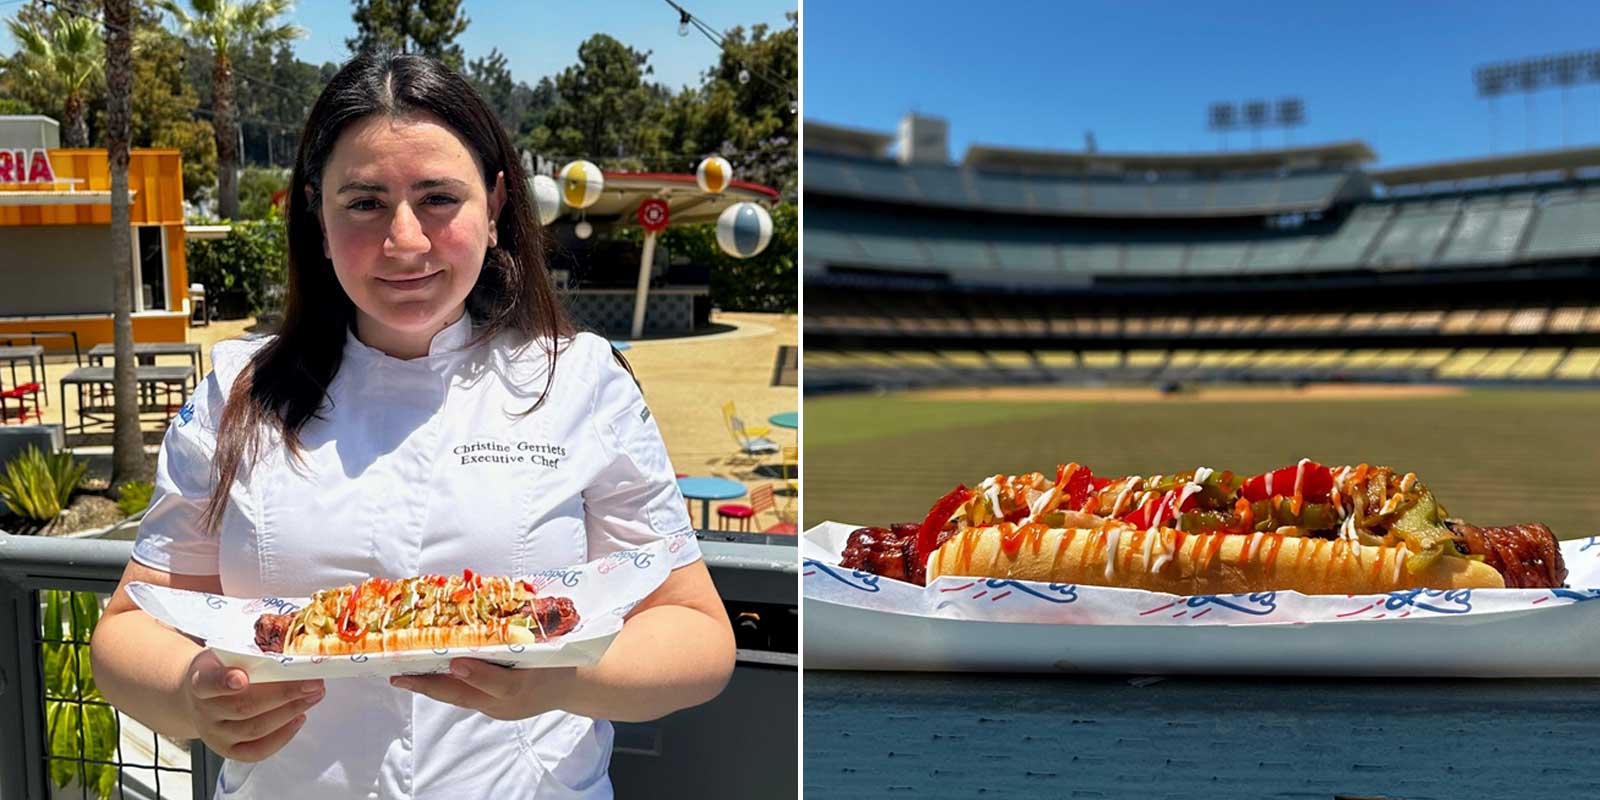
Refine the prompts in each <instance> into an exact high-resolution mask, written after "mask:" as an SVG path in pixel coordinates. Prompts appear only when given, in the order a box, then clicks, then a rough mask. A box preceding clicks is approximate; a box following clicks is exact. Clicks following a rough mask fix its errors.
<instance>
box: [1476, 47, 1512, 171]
mask: <svg viewBox="0 0 1600 800" xmlns="http://www.w3.org/2000/svg"><path fill="white" fill-rule="evenodd" d="M1506 77H1507V76H1506V71H1505V69H1504V68H1503V67H1499V66H1487V67H1478V68H1477V69H1475V70H1473V71H1472V81H1473V83H1476V84H1477V85H1478V96H1479V97H1487V98H1489V152H1491V153H1495V152H1499V150H1500V147H1499V139H1500V104H1499V103H1497V102H1495V100H1496V99H1497V98H1498V97H1500V95H1502V94H1505V93H1506Z"/></svg>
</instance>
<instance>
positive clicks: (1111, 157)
mask: <svg viewBox="0 0 1600 800" xmlns="http://www.w3.org/2000/svg"><path fill="white" fill-rule="evenodd" d="M806 133H807V135H808V136H809V135H810V133H811V128H810V127H809V126H808V127H807V128H806ZM807 146H808V147H809V146H810V141H809V139H808V140H807ZM1375 160H1377V154H1375V153H1373V152H1372V148H1370V147H1368V146H1367V145H1366V143H1364V142H1359V141H1350V142H1337V143H1334V144H1323V145H1314V146H1309V147H1290V148H1283V149H1278V150H1241V151H1237V152H1222V153H1088V152H1082V151H1065V150H1028V149H1023V148H1016V147H990V146H988V145H977V144H975V145H972V146H970V147H968V148H967V154H966V158H965V159H964V160H963V163H964V164H965V165H966V166H968V167H972V168H975V169H981V170H984V171H989V172H1008V173H1022V174H1047V175H1128V174H1143V173H1147V172H1157V173H1163V174H1169V175H1170V174H1183V175H1190V176H1205V175H1222V174H1229V173H1262V172H1280V171H1288V172H1303V171H1312V170H1316V171H1321V170H1344V169H1352V168H1356V167H1360V166H1361V165H1363V164H1366V163H1370V162H1372V161H1375Z"/></svg>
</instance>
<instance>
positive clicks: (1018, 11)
mask: <svg viewBox="0 0 1600 800" xmlns="http://www.w3.org/2000/svg"><path fill="white" fill-rule="evenodd" d="M1597 23H1600V6H1596V5H1595V4H1594V3H1593V2H1574V1H1572V0H1560V1H1558V0H1519V2H1517V3H1504V2H1488V1H1487V0H1472V1H1471V2H1467V1H1465V0H1463V1H1462V2H1425V1H1422V0H1416V1H1413V2H1386V3H1385V2H1372V1H1371V0H1339V1H1338V2H1323V3H1306V2H1288V1H1287V0H1284V1H1281V2H1258V1H1250V0H1206V1H1205V2H1149V1H1140V0H1122V2H1112V1H1109V0H1105V1H1100V2H1087V1H1086V0H1079V1H1076V2H1059V3H1054V2H1051V3H1045V2H1040V3H1023V2H1008V1H1005V0H990V1H989V2H984V3H971V2H961V3H953V2H952V3H947V2H929V1H927V0H924V1H923V2H909V1H908V0H882V1H880V2H870V3H863V2H846V1H845V0H807V1H806V4H805V19H804V30H803V38H802V41H803V43H804V55H803V62H802V64H803V69H804V76H803V83H804V86H803V91H804V98H803V104H804V114H805V117H806V119H808V120H815V121H821V122H830V123H836V124H843V125H849V126H853V127H860V128H867V129H872V130H880V131H885V132H889V131H892V130H893V129H894V127H895V125H896V124H897V122H898V120H899V119H900V117H901V115H903V114H904V113H906V112H908V111H913V110H915V111H919V112H921V113H925V114H932V115H937V116H942V117H945V118H946V119H948V120H949V122H950V145H951V148H950V149H951V156H952V157H953V158H956V159H959V158H960V157H961V154H962V153H963V152H964V151H965V149H966V146H967V145H968V144H969V143H982V144H990V145H1004V146H1016V147H1032V148H1050V149H1070V150H1077V149H1081V148H1082V147H1083V144H1084V131H1085V130H1092V131H1093V132H1094V135H1095V139H1096V141H1097V143H1098V145H1099V148H1100V150H1102V151H1139V152H1144V151H1157V152H1183V151H1215V150H1217V149H1219V147H1220V145H1221V139H1220V137H1219V136H1218V135H1217V134H1215V133H1212V132H1210V131H1208V130H1206V124H1205V123H1206V109H1207V107H1208V106H1209V105H1210V104H1211V103H1212V102H1216V101H1245V100H1250V99H1256V98H1261V99H1268V100H1273V99H1276V98H1279V97H1284V96H1298V97H1301V98H1303V99H1304V101H1305V105H1306V116H1307V121H1308V124H1306V125H1305V126H1303V127H1300V128H1297V129H1295V130H1294V131H1292V132H1291V134H1290V135H1291V137H1292V138H1291V140H1290V141H1291V142H1292V143H1293V144H1309V143H1319V142H1330V141H1340V140H1346V139H1361V140H1364V141H1366V142H1367V143H1368V144H1370V145H1371V146H1372V148H1373V149H1374V150H1376V151H1377V153H1378V157H1379V163H1380V164H1383V165H1399V164H1417V163H1426V162H1433V161H1440V160H1447V159H1455V158H1467V157H1473V156H1483V155H1489V154H1490V153H1491V152H1500V153H1507V152H1517V151H1524V150H1527V149H1528V143H1529V140H1528V122H1529V121H1530V119H1531V120H1532V122H1533V127H1534V134H1535V138H1534V139H1533V149H1548V148H1555V147H1560V146H1562V144H1563V118H1562V97H1561V92H1560V91H1558V90H1554V89H1550V90H1544V91H1541V92H1538V93H1536V94H1535V95H1533V110H1534V113H1533V115H1532V116H1531V117H1530V115H1529V114H1528V113H1527V112H1528V106H1527V101H1526V99H1525V98H1524V96H1523V95H1510V96H1505V97H1502V98H1499V99H1498V100H1496V101H1494V102H1495V103H1496V105H1497V108H1498V111H1497V114H1498V136H1497V137H1495V138H1496V139H1497V145H1498V146H1497V147H1496V148H1495V149H1494V150H1491V117H1492V114H1491V107H1490V102H1489V101H1487V100H1484V99H1481V98H1479V97H1477V95H1476V90H1475V88H1474V86H1473V83H1472V70H1473V67H1475V66H1478V65H1481V64H1484V63H1490V62H1499V61H1507V60H1516V59H1521V58H1528V57H1534V56H1542V55H1549V54H1556V53H1565V52H1573V51H1586V50H1591V49H1596V48H1600V36H1597V31H1600V24H1597ZM1568 102H1569V106H1568V108H1569V117H1568V123H1567V124H1568V126H1569V128H1568V130H1569V131H1570V136H1569V138H1568V139H1567V140H1566V141H1567V142H1568V143H1569V144H1571V145H1573V146H1578V145H1600V85H1596V84H1588V85H1579V86H1578V87H1575V88H1574V89H1572V90H1571V91H1570V94H1569V98H1568ZM1260 137H1261V144H1262V146H1267V145H1272V146H1281V145H1282V144H1283V143H1284V141H1285V139H1284V132H1283V131H1282V130H1266V131H1263V132H1262V133H1261V135H1260ZM1250 144H1251V134H1250V133H1249V132H1246V131H1239V132H1235V133H1232V134H1229V136H1228V145H1229V147H1230V149H1235V150H1237V149H1242V148H1246V147H1249V146H1250Z"/></svg>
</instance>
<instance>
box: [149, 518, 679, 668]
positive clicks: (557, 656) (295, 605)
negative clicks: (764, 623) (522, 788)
mask: <svg viewBox="0 0 1600 800" xmlns="http://www.w3.org/2000/svg"><path fill="white" fill-rule="evenodd" d="M686 536H688V534H684V535H682V536H680V537H669V538H667V539H663V540H662V541H659V542H656V543H654V544H651V545H650V546H648V547H644V548H641V549H638V550H623V551H619V552H616V553H611V554H610V555H607V556H605V557H603V558H600V559H597V560H595V561H591V562H589V563H587V564H583V565H581V566H578V567H573V568H570V569H562V570H548V571H545V572H541V573H536V574H534V575H529V576H522V577H524V578H525V579H526V580H528V581H529V582H530V583H532V584H533V585H534V587H535V589H536V590H537V591H538V592H539V594H541V595H544V596H555V597H569V598H571V599H572V603H573V606H574V607H576V608H577V610H578V618H579V619H578V625H577V627H576V628H574V629H573V630H572V631H570V632H568V633H567V634H566V635H565V636H562V637H560V638H559V639H556V640H555V641H551V642H541V643H538V644H530V645H492V646H488V647H462V648H440V649H432V650H408V651H399V652H392V653H370V654H357V655H348V656H306V655H284V654H279V653H263V652H261V650H260V649H259V648H257V647H256V644H255V622H256V618H257V617H259V616H260V615H261V614H264V613H272V614H286V613H292V612H294V611H296V610H298V609H299V608H300V607H301V606H303V605H304V604H305V602H306V598H248V597H227V596H224V595H216V594H210V593H207V592H189V591H183V590H180V589H169V588H165V587H161V586H154V585H151V584H148V583H130V584H128V595H129V596H130V597H132V598H133V601H134V602H135V603H137V604H138V605H139V607H140V608H142V609H144V611H145V612H147V613H149V614H150V615H151V616H153V617H155V618H156V619H158V620H160V621H162V622H163V623H165V624H167V625H170V626H172V627H173V628H176V629H178V630H180V631H182V632H184V633H186V634H189V635H190V636H194V637H196V638H198V639H200V640H201V641H204V642H205V643H206V646H207V647H210V648H211V649H212V650H214V651H215V652H216V654H217V657H218V659H219V660H220V661H222V663H224V664H227V665H229V666H236V667H239V668H241V669H243V670H245V672H246V674H248V675H249V676H250V680H251V681H254V682H256V683H266V682H272V681H289V680H305V679H308V678H354V677H371V676H388V675H402V674H421V673H440V672H446V671H448V670H449V668H450V661H451V659H455V658H463V657H467V658H481V659H483V660H485V661H491V662H494V663H497V664H502V665H505V666H512V667H530V668H531V667H573V666H584V665H588V664H594V663H596V662H598V661H599V660H600V657H601V656H602V655H604V654H605V651H606V648H608V647H609V646H610V645H611V640H612V639H614V638H616V635H617V633H618V632H619V631H621V630H622V622H623V618H624V617H625V616H626V615H627V613H628V612H629V611H630V610H632V609H633V607H634V606H635V605H637V604H638V603H639V601H641V600H643V599H644V598H645V597H647V596H649V594H650V593H651V592H653V591H655V590H656V588H657V587H658V586H660V585H661V583H662V582H663V581H665V580H666V578H667V574H668V573H669V572H670V571H671V562H670V561H669V559H668V553H669V552H670V551H673V550H676V549H677V548H678V547H681V546H682V542H679V541H676V540H677V539H679V538H683V537H686Z"/></svg>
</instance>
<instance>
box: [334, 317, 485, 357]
mask: <svg viewBox="0 0 1600 800" xmlns="http://www.w3.org/2000/svg"><path fill="white" fill-rule="evenodd" d="M471 341H472V315H471V314H468V313H467V312H465V311H463V312H461V317H460V318H459V319H457V320H456V321H455V322H452V323H450V324H449V325H446V326H445V327H444V330H441V331H439V332H438V333H436V334H434V335H433V339H432V341H430V342H429V343H428V354H427V355H425V356H420V357H418V358H395V357H394V356H391V355H389V354H388V353H385V352H383V351H382V350H379V349H378V348H376V347H369V346H367V345H366V344H364V343H363V342H362V341H361V340H360V339H358V338H356V332H355V327H354V326H351V329H350V330H349V331H348V332H347V333H346V334H345V343H344V354H345V357H346V358H348V359H353V360H357V361H376V362H383V363H386V364H392V365H411V366H415V367H419V368H427V367H434V366H442V365H444V364H448V363H450V362H453V361H455V360H456V359H457V358H458V357H460V356H461V355H464V354H465V353H466V352H467V350H468V347H467V345H468V344H469V343H470V342H471Z"/></svg>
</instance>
